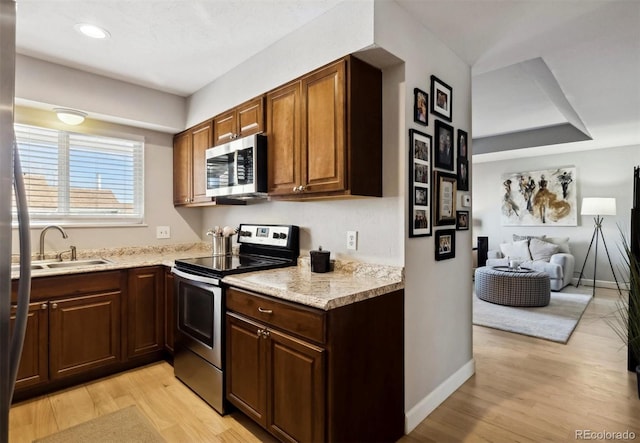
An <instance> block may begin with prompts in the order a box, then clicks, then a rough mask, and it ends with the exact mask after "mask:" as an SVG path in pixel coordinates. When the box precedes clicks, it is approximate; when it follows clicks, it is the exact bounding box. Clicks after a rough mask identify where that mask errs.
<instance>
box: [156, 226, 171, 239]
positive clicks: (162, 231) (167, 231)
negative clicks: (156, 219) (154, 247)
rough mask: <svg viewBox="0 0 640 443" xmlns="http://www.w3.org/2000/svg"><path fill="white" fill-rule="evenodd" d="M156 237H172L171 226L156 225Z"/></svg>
mask: <svg viewBox="0 0 640 443" xmlns="http://www.w3.org/2000/svg"><path fill="white" fill-rule="evenodd" d="M156 238H171V228H169V226H156Z"/></svg>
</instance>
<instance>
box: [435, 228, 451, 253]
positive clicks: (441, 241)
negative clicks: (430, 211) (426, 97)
mask: <svg viewBox="0 0 640 443" xmlns="http://www.w3.org/2000/svg"><path fill="white" fill-rule="evenodd" d="M435 250H436V260H447V259H449V258H454V257H455V256H456V231H455V230H454V229H443V230H440V231H436V247H435Z"/></svg>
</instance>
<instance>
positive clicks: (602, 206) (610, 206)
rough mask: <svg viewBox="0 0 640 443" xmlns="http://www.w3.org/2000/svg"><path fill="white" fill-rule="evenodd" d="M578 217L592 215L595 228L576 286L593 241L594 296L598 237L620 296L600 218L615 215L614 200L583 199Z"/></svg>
mask: <svg viewBox="0 0 640 443" xmlns="http://www.w3.org/2000/svg"><path fill="white" fill-rule="evenodd" d="M580 215H594V216H595V217H593V221H594V223H595V226H594V228H593V235H592V236H591V243H590V244H589V249H588V250H587V256H586V257H585V258H584V263H583V265H582V270H581V271H580V278H578V284H577V285H576V286H580V280H582V274H583V272H584V267H585V265H586V264H587V259H588V258H589V252H591V247H592V246H593V240H595V241H596V248H595V257H594V259H593V295H594V296H595V295H596V269H597V266H598V240H599V238H600V237H602V244H603V245H604V250H605V252H606V253H607V259H609V266H611V272H612V273H613V279H614V280H615V281H616V286H617V287H618V292H619V293H620V294H622V291H621V290H620V285H619V284H618V279H617V278H616V273H615V271H614V270H613V265H612V264H611V257H610V256H609V249H608V248H607V243H606V242H605V241H604V235H603V234H602V222H603V220H604V218H603V217H602V216H603V215H616V199H615V198H600V197H592V198H583V199H582V210H581V211H580Z"/></svg>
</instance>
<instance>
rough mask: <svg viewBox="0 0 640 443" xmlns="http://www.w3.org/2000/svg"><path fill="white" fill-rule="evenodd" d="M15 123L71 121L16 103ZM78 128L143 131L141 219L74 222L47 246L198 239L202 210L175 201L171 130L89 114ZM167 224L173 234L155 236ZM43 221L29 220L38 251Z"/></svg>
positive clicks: (59, 125) (52, 236)
mask: <svg viewBox="0 0 640 443" xmlns="http://www.w3.org/2000/svg"><path fill="white" fill-rule="evenodd" d="M15 120H16V122H17V123H24V124H32V125H36V126H38V125H41V126H45V127H50V128H56V129H65V130H69V126H67V125H64V124H62V123H61V122H59V121H57V117H56V116H55V114H54V113H52V112H49V111H44V110H37V109H28V108H21V107H17V108H16V115H15ZM73 130H74V131H76V132H90V133H93V134H102V135H112V136H119V135H120V136H123V135H124V136H126V135H131V136H134V137H144V139H145V152H144V163H145V177H144V188H145V197H144V198H145V219H144V221H145V224H144V225H138V226H126V227H117V228H116V227H113V228H106V227H95V226H94V227H77V226H66V225H63V226H64V228H65V230H66V231H67V234H68V235H69V238H68V239H63V238H62V236H61V235H60V234H58V233H55V232H52V233H49V234H48V235H47V237H46V243H45V250H46V251H63V250H68V249H69V246H70V245H74V246H76V247H77V248H78V250H82V249H98V248H112V247H123V246H147V245H167V244H172V243H193V242H198V241H200V234H201V231H202V228H201V223H202V219H201V214H200V212H199V211H197V210H196V211H193V210H189V209H188V208H177V209H176V208H174V207H173V181H172V175H173V173H172V171H173V138H172V136H171V135H170V134H164V133H160V132H155V131H150V130H146V129H140V128H133V127H130V126H124V125H117V124H113V123H105V122H101V121H96V120H91V119H87V120H86V121H85V122H84V123H83V124H82V125H80V126H77V127H75V128H74V129H73ZM158 225H167V226H170V227H171V239H156V226H158ZM41 228H42V226H36V225H32V229H31V249H32V252H36V251H37V249H38V244H39V233H40V229H41ZM12 245H13V253H14V254H17V253H18V233H17V229H14V230H13V242H12Z"/></svg>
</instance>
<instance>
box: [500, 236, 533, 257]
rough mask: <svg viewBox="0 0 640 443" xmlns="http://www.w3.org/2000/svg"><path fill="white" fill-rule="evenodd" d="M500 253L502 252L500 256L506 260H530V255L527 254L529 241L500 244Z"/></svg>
mask: <svg viewBox="0 0 640 443" xmlns="http://www.w3.org/2000/svg"><path fill="white" fill-rule="evenodd" d="M500 251H502V254H503V255H504V256H505V257H508V258H517V259H521V260H531V254H530V253H529V240H520V241H514V242H512V243H502V244H501V245H500Z"/></svg>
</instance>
